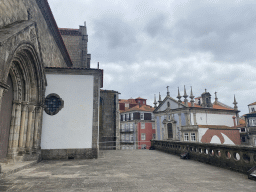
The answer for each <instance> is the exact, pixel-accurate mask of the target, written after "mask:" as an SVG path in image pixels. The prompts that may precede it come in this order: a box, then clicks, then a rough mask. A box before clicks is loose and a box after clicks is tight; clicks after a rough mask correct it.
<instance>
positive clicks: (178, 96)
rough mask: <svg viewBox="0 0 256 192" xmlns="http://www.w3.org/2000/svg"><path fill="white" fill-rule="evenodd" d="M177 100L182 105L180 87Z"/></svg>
mask: <svg viewBox="0 0 256 192" xmlns="http://www.w3.org/2000/svg"><path fill="white" fill-rule="evenodd" d="M177 98H178V102H179V103H181V100H180V98H181V96H180V89H179V87H178V96H177Z"/></svg>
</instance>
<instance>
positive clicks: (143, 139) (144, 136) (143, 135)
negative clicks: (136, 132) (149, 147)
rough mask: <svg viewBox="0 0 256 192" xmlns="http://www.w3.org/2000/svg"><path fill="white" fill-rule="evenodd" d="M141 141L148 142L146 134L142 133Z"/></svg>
mask: <svg viewBox="0 0 256 192" xmlns="http://www.w3.org/2000/svg"><path fill="white" fill-rule="evenodd" d="M141 140H142V141H145V140H146V134H145V133H141Z"/></svg>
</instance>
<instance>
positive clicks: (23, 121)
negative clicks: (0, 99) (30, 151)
mask: <svg viewBox="0 0 256 192" xmlns="http://www.w3.org/2000/svg"><path fill="white" fill-rule="evenodd" d="M27 108H28V103H27V102H22V112H21V123H20V137H19V153H21V154H23V153H24V150H25V149H24V135H25V134H24V133H25V128H26V116H27Z"/></svg>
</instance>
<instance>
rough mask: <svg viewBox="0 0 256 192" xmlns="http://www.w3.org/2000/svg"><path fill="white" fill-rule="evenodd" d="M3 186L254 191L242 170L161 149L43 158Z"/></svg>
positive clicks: (0, 185) (4, 181)
mask: <svg viewBox="0 0 256 192" xmlns="http://www.w3.org/2000/svg"><path fill="white" fill-rule="evenodd" d="M0 191H26V192H27V191H33V192H34V191H54V192H55V191H61V192H64V191H125V192H129V191H142V192H144V191H157V192H162V191H193V192H197V191H203V192H208V191H214V192H217V191H232V192H236V191H239V192H245V191H251V192H255V191H256V181H252V180H248V179H247V176H246V175H244V174H240V173H236V172H233V171H229V170H226V169H222V168H218V167H214V166H211V165H206V164H203V163H200V162H196V161H193V160H181V159H179V157H178V156H173V155H169V154H166V153H162V152H159V151H149V150H134V151H104V155H103V157H102V158H99V159H92V160H70V161H43V162H41V163H39V164H36V165H34V166H32V167H30V168H28V169H24V170H22V171H19V172H17V173H15V174H12V175H9V176H7V177H5V178H4V179H1V180H0Z"/></svg>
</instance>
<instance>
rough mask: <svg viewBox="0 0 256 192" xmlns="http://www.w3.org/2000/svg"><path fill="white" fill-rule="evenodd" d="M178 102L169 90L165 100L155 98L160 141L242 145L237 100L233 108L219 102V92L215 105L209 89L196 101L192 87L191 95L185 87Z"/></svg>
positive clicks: (155, 112) (156, 122)
mask: <svg viewBox="0 0 256 192" xmlns="http://www.w3.org/2000/svg"><path fill="white" fill-rule="evenodd" d="M182 97H183V98H184V100H183V101H182V100H181V98H182ZM188 97H189V98H190V101H189V100H188V99H187V98H188ZM177 99H178V100H176V99H174V98H172V97H171V96H170V92H169V87H167V96H166V97H165V98H164V100H163V101H162V100H161V95H160V94H159V101H158V103H157V102H156V97H155V99H154V100H155V101H154V105H155V110H154V116H155V127H156V139H157V140H173V141H184V142H202V143H217V144H232V145H240V144H241V141H240V133H239V129H238V128H237V127H236V125H238V124H239V111H238V108H237V102H236V99H235V97H234V103H233V104H234V108H232V107H229V106H227V105H225V104H223V103H221V102H220V101H218V98H217V93H216V92H215V101H214V102H212V101H211V94H210V93H209V92H207V90H205V91H204V92H203V93H202V94H201V97H197V98H195V97H194V95H193V92H192V87H191V93H190V96H189V95H187V93H186V88H185V86H184V94H183V96H181V95H180V91H179V89H178V96H177ZM157 104H158V105H157Z"/></svg>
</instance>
